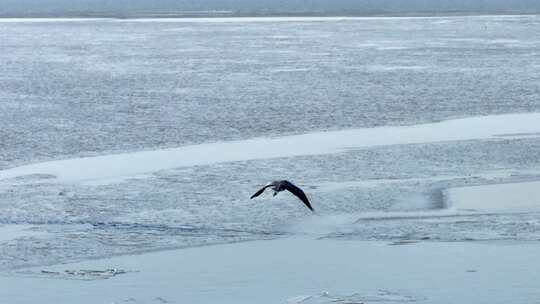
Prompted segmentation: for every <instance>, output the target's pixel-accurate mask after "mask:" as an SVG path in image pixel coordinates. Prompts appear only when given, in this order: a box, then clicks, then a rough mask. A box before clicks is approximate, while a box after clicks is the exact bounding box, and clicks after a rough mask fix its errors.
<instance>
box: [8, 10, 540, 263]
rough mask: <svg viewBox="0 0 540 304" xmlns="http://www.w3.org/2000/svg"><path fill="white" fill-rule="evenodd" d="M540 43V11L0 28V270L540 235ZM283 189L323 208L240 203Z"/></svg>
mask: <svg viewBox="0 0 540 304" xmlns="http://www.w3.org/2000/svg"><path fill="white" fill-rule="evenodd" d="M30 21H31V22H30ZM195 21H196V22H195ZM539 32H540V17H538V16H482V17H437V18H328V19H325V18H293V19H287V18H280V19H231V20H228V19H227V20H221V19H220V20H213V21H212V20H207V19H204V20H203V19H198V20H177V19H172V20H159V19H157V20H114V19H92V20H51V19H47V20H13V19H12V20H6V21H2V20H0V37H2V39H1V40H0V66H1V67H2V73H0V139H1V146H0V170H1V171H0V211H1V212H0V270H2V271H12V270H14V269H19V268H22V267H27V266H43V265H51V264H56V263H65V262H76V261H80V260H86V259H92V258H98V257H110V256H115V255H124V254H133V253H136V252H145V251H157V250H163V249H170V248H184V247H194V246H202V245H209V244H218V243H232V242H239V241H248V240H264V239H273V238H281V237H288V236H294V235H309V236H313V237H315V238H323V239H332V240H363V241H366V240H369V241H381V240H382V241H388V242H407V241H411V240H413V241H433V240H435V241H475V242H477V241H501V240H504V241H511V242H514V241H520V242H521V241H526V242H528V241H530V242H532V241H537V240H538V239H540V217H539V216H540V209H539V208H538V203H539V202H538V199H537V195H536V194H537V193H538V191H537V190H534V189H537V186H538V180H540V114H538V113H540V36H539V35H538V33H539ZM283 178H286V179H290V180H291V181H294V182H295V183H297V184H298V185H299V186H301V187H303V188H304V189H305V190H306V192H307V193H308V196H309V197H310V199H311V200H312V203H313V205H314V207H315V209H316V210H317V215H315V216H313V215H312V214H311V213H310V212H309V211H308V210H307V209H305V208H304V207H303V206H302V204H300V203H299V202H298V201H297V200H296V198H294V197H292V196H291V195H288V194H285V193H283V194H280V195H278V196H277V197H275V198H271V196H270V195H268V196H262V197H260V199H257V200H249V196H250V195H251V194H252V193H253V192H254V191H256V190H257V189H258V187H259V186H261V185H262V184H265V183H266V182H268V181H269V180H273V179H283ZM524 191H525V192H527V191H529V192H527V193H531V194H529V195H528V196H527V195H524V194H523V193H524ZM507 194H511V196H509V197H510V198H511V199H512V200H515V201H517V202H518V203H519V208H517V210H516V208H513V207H514V206H513V205H512V204H511V203H509V199H505V198H504V196H505V195H507ZM452 204H454V205H452Z"/></svg>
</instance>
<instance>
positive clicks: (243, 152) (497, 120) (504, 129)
mask: <svg viewBox="0 0 540 304" xmlns="http://www.w3.org/2000/svg"><path fill="white" fill-rule="evenodd" d="M539 121H540V113H527V114H506V115H492V116H481V117H471V118H463V119H455V120H447V121H442V122H438V123H429V124H421V125H413V126H397V127H377V128H366V129H352V130H340V131H328V132H317V133H309V134H302V135H293V136H285V137H278V138H256V139H249V140H241V141H231V142H219V143H209V144H201V145H192V146H184V147H179V148H172V149H162V150H154V151H144V152H135V153H124V154H114V155H103V156H97V157H85V158H74V159H66V160H59V161H50V162H43V163H36V164H31V165H26V166H21V167H16V168H12V169H8V170H4V171H0V179H6V178H14V177H18V176H23V175H29V174H50V175H54V176H56V178H57V181H58V182H68V183H69V182H80V181H88V180H102V179H112V178H118V177H130V176H134V175H138V174H145V173H151V172H156V171H160V170H165V169H172V168H178V167H186V166H197V165H208V164H215V163H222V162H234V161H243V160H253V159H270V158H279V157H292V156H300V155H318V154H331V153H339V152H343V151H346V150H348V149H358V148H367V147H374V146H384V145H403V144H419V143H429V142H443V141H458V140H473V139H490V138H497V136H498V135H500V134H505V135H508V134H522V133H534V132H540V124H539V123H538V122H539Z"/></svg>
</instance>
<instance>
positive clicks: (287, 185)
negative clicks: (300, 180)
mask: <svg viewBox="0 0 540 304" xmlns="http://www.w3.org/2000/svg"><path fill="white" fill-rule="evenodd" d="M269 187H272V190H274V196H276V195H277V194H278V192H281V191H283V190H288V191H289V192H290V193H292V194H294V195H295V196H296V197H298V198H299V199H300V200H301V201H302V202H303V203H304V204H305V205H306V206H307V207H308V208H309V210H311V211H315V210H313V208H312V207H311V204H310V203H309V200H308V198H307V196H306V194H305V193H304V191H302V189H300V188H298V187H297V186H295V185H294V184H293V183H291V182H289V181H287V180H280V181H273V182H271V183H269V184H267V185H266V186H264V187H262V188H261V189H259V191H257V192H255V194H253V195H252V196H251V197H250V199H252V198H255V197H257V196H259V195H261V193H263V192H264V190H266V188H269Z"/></svg>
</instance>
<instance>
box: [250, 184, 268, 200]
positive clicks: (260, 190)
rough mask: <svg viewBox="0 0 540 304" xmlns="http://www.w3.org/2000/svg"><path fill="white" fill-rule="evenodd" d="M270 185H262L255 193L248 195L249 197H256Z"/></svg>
mask: <svg viewBox="0 0 540 304" xmlns="http://www.w3.org/2000/svg"><path fill="white" fill-rule="evenodd" d="M271 186H272V185H266V186H264V187H262V188H261V189H259V191H257V192H255V194H253V195H252V196H251V197H250V199H252V198H254V197H257V196H259V195H261V193H263V192H264V190H266V188H268V187H271Z"/></svg>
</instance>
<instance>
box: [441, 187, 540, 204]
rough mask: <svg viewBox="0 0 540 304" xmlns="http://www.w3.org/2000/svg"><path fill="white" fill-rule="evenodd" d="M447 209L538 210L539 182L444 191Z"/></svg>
mask: <svg viewBox="0 0 540 304" xmlns="http://www.w3.org/2000/svg"><path fill="white" fill-rule="evenodd" d="M446 196H447V203H448V207H449V208H451V209H454V210H470V211H482V212H497V211H507V212H525V211H532V210H540V181H534V182H523V183H511V184H494V185H482V186H472V187H460V188H452V189H448V190H446Z"/></svg>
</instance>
